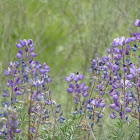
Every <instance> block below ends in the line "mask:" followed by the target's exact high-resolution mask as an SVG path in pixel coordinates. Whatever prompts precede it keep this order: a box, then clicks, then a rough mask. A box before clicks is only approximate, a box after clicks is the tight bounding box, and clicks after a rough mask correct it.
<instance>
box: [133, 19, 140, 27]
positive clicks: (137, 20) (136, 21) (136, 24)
mask: <svg viewBox="0 0 140 140" xmlns="http://www.w3.org/2000/svg"><path fill="white" fill-rule="evenodd" d="M134 24H135V26H136V27H140V20H139V19H136V20H135V22H134Z"/></svg>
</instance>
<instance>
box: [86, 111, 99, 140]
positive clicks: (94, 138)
mask: <svg viewBox="0 0 140 140" xmlns="http://www.w3.org/2000/svg"><path fill="white" fill-rule="evenodd" d="M85 119H86V123H87V125H88V127H89V131H90V133H91V135H92V137H93V139H94V140H96V138H95V136H94V134H93V132H92V130H91V127H90V125H89V122H88V120H87V117H86V111H85Z"/></svg>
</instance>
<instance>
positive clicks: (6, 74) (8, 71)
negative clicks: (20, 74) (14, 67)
mask: <svg viewBox="0 0 140 140" xmlns="http://www.w3.org/2000/svg"><path fill="white" fill-rule="evenodd" d="M10 74H11V69H10V68H9V67H8V70H5V76H9V75H10Z"/></svg>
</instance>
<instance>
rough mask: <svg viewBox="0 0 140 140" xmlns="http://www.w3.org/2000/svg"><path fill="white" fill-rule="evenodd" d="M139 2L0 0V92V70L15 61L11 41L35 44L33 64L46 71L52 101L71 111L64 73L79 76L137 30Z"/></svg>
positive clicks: (0, 76)
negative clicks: (92, 61) (46, 67)
mask: <svg viewBox="0 0 140 140" xmlns="http://www.w3.org/2000/svg"><path fill="white" fill-rule="evenodd" d="M137 18H140V1H139V0H123V1H122V0H0V34H1V35H0V92H2V91H3V89H4V88H5V85H6V81H5V77H4V70H5V69H7V67H8V65H9V62H10V61H14V60H15V59H16V52H17V48H16V43H18V42H19V40H20V39H21V40H23V39H30V38H31V39H32V40H33V41H34V47H35V52H36V53H37V54H38V55H37V57H36V58H35V60H38V61H40V62H41V63H42V64H43V62H46V64H47V65H49V66H50V67H51V72H50V75H51V77H52V79H53V82H52V84H51V89H52V93H53V98H54V100H56V102H57V103H61V104H62V108H63V110H64V112H66V114H68V113H70V112H72V110H73V109H74V106H73V104H74V102H73V99H72V97H71V96H70V95H69V94H68V93H67V82H66V81H65V75H69V74H70V72H74V73H76V72H80V73H84V75H85V81H87V84H89V77H90V73H89V72H88V67H89V66H90V59H92V58H94V55H95V53H96V52H98V53H99V55H100V56H103V55H104V54H105V52H106V48H107V47H109V45H110V42H111V41H112V40H113V39H114V38H116V37H121V36H123V35H125V36H126V37H127V36H132V32H135V31H137V28H136V27H135V26H134V21H135V19H137Z"/></svg>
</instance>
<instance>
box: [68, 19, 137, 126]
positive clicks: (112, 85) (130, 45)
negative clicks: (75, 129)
mask: <svg viewBox="0 0 140 140" xmlns="http://www.w3.org/2000/svg"><path fill="white" fill-rule="evenodd" d="M135 26H137V27H140V20H136V21H135ZM134 42H135V43H134ZM139 42H140V33H138V32H137V33H133V37H127V38H126V37H124V36H123V37H120V38H116V39H114V40H113V42H111V44H110V47H109V48H107V55H105V56H103V57H102V58H101V59H100V58H99V56H98V54H96V55H95V58H94V59H92V60H91V63H92V65H91V67H90V68H89V71H90V72H91V80H90V82H91V86H90V93H89V94H86V96H84V97H86V99H85V100H84V104H81V107H82V108H83V107H85V110H87V111H88V112H89V113H88V115H89V119H92V122H96V123H97V122H99V119H100V118H102V117H103V116H104V108H105V107H108V106H109V108H110V109H111V111H112V113H111V114H110V118H112V119H115V118H117V117H119V118H121V119H124V120H126V121H127V122H130V121H131V120H130V119H129V114H130V115H131V116H132V117H135V118H137V119H138V120H139V119H140V110H139V108H140V93H139V92H140V84H139V83H140V56H139V55H138V56H137V50H139V49H140V47H139ZM131 56H132V58H131ZM133 58H135V59H138V64H137V63H136V64H135V63H133ZM73 75H74V74H71V76H70V77H66V78H65V79H66V81H69V82H71V81H72V80H73V79H75V77H73ZM77 77H79V75H78V76H77ZM74 81H75V83H76V84H77V81H76V80H74ZM76 84H75V86H74V85H73V84H69V88H68V89H67V91H68V93H72V92H73V91H74V98H75V96H76V97H78V99H79V100H80V96H81V94H80V93H81V89H83V87H82V85H83V84H81V86H80V88H77V86H76ZM84 85H85V83H84ZM75 87H76V88H75ZM74 89H75V90H74ZM88 89H89V88H87V90H88ZM78 91H79V92H78ZM88 92H89V91H88ZM82 93H83V91H82ZM109 96H111V99H112V101H111V102H112V103H111V104H110V105H107V103H106V102H108V101H107V100H108V99H106V98H105V97H109ZM76 103H77V102H76ZM80 103H81V102H80ZM108 103H109V102H108ZM97 108H100V110H99V109H97ZM83 110H84V109H83ZM85 110H84V111H85ZM86 115H87V114H86ZM95 116H97V118H98V119H97V120H98V121H97V120H96V121H95ZM85 118H86V116H85ZM87 124H89V123H88V120H87ZM93 124H94V123H91V126H92V125H93Z"/></svg>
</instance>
